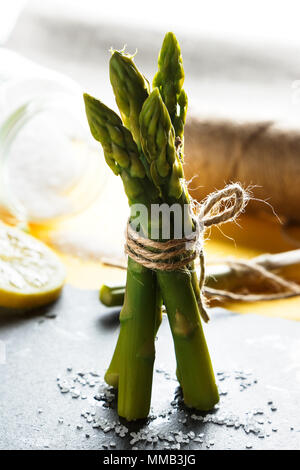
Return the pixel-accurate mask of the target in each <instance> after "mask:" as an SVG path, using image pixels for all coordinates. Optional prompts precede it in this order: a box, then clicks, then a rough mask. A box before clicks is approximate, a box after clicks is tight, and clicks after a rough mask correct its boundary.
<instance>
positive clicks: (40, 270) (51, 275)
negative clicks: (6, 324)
mask: <svg viewBox="0 0 300 470" xmlns="http://www.w3.org/2000/svg"><path fill="white" fill-rule="evenodd" d="M65 275H66V274H65V269H64V266H63V264H62V263H61V261H60V260H59V258H58V257H57V256H56V255H55V253H53V251H52V250H50V248H48V247H47V246H46V245H44V244H43V243H42V242H40V241H39V240H37V239H36V238H34V237H32V236H31V235H28V234H27V233H24V232H23V231H21V230H19V229H17V228H13V227H9V226H8V225H5V224H3V223H0V307H5V308H11V309H22V310H28V309H32V308H35V307H40V306H42V305H46V304H48V303H50V302H52V301H54V300H55V299H57V297H58V296H59V294H60V292H61V289H62V286H63V283H64V280H65Z"/></svg>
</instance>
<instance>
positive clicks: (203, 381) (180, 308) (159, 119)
mask: <svg viewBox="0 0 300 470" xmlns="http://www.w3.org/2000/svg"><path fill="white" fill-rule="evenodd" d="M140 128H141V144H142V149H143V152H144V154H145V156H146V158H147V161H148V164H149V166H150V175H151V178H152V181H153V183H154V185H155V186H156V187H157V188H158V190H159V192H160V195H161V197H162V199H163V200H164V201H167V202H168V203H169V204H173V203H174V202H178V203H179V204H181V206H184V205H185V204H186V203H187V202H188V194H187V190H186V188H185V185H184V181H183V169H182V165H181V162H180V159H179V157H178V155H177V153H176V149H175V133H174V128H173V126H172V123H171V120H170V116H169V113H168V110H167V108H166V105H165V104H164V102H163V100H162V98H161V96H160V93H159V90H158V89H157V88H155V89H154V90H153V91H152V93H151V94H150V95H149V97H148V98H147V100H146V101H145V103H144V105H143V108H142V111H141V114H140ZM188 222H189V224H190V230H191V231H192V230H193V221H192V219H191V217H189V218H188ZM182 223H183V220H182ZM157 279H158V283H159V286H160V289H161V292H162V296H163V299H164V303H165V306H166V309H167V314H168V318H169V322H170V326H171V330H172V334H173V340H174V346H175V353H176V359H177V368H178V378H179V380H180V383H181V386H182V390H183V395H184V401H185V403H186V405H188V406H190V407H194V408H198V409H201V410H208V409H211V408H212V407H213V406H214V404H215V403H217V402H218V400H219V395H218V390H217V387H216V384H215V377H214V373H213V369H212V365H211V360H210V356H209V352H208V348H207V345H206V341H205V337H204V334H203V330H202V325H201V320H200V315H199V308H198V303H197V298H196V296H195V292H194V289H193V282H192V275H191V270H190V269H189V268H188V267H185V268H182V269H181V270H180V271H159V270H158V271H157Z"/></svg>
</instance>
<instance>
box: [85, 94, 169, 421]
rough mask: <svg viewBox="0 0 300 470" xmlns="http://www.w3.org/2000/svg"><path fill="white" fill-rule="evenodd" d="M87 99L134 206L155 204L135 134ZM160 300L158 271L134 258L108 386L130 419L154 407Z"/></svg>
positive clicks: (98, 135) (94, 128) (93, 124)
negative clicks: (116, 394)
mask: <svg viewBox="0 0 300 470" xmlns="http://www.w3.org/2000/svg"><path fill="white" fill-rule="evenodd" d="M84 100H85V106H86V114H87V118H88V122H89V125H90V129H91V132H92V135H93V136H94V138H95V139H96V140H97V141H99V142H100V143H101V145H102V147H103V150H104V156H105V159H106V162H107V164H108V165H109V166H110V168H111V169H112V170H113V172H114V173H115V174H117V175H120V176H121V178H122V181H123V185H124V189H125V193H126V195H127V197H128V201H129V205H132V204H134V203H140V204H145V205H149V201H151V197H154V196H155V189H154V188H153V187H152V185H151V183H150V182H149V180H148V179H147V177H146V176H145V170H144V168H143V165H142V164H141V162H140V160H139V154H138V149H137V146H136V144H135V142H134V141H133V139H132V136H131V134H130V132H129V131H128V129H126V127H124V126H123V125H122V122H121V120H120V118H119V117H118V116H117V115H116V114H115V113H114V112H113V111H112V110H110V109H109V108H108V107H106V106H105V105H104V104H103V103H101V102H100V101H99V100H97V99H95V98H93V97H91V96H89V95H87V94H85V95H84ZM159 296H160V294H159V291H158V288H157V281H156V276H155V273H154V272H153V271H150V270H148V269H146V268H144V267H143V266H141V265H140V264H138V263H136V262H135V261H133V260H132V259H131V258H129V259H128V269H127V282H126V293H125V300H124V305H123V308H122V311H121V314H120V323H121V328H120V335H119V339H118V342H117V346H116V349H115V353H114V355H113V358H112V361H111V364H110V367H109V369H108V371H107V372H106V375H105V379H106V381H107V383H108V384H110V385H112V386H114V387H118V413H119V415H120V416H122V417H124V418H126V419H127V420H129V421H130V420H134V419H139V418H145V417H146V416H147V415H148V412H149V408H150V401H151V389H152V375H153V362H154V356H155V348H154V338H155V333H156V331H157V325H158V320H157V318H158V315H157V311H158V306H159V305H161V301H160V297H159Z"/></svg>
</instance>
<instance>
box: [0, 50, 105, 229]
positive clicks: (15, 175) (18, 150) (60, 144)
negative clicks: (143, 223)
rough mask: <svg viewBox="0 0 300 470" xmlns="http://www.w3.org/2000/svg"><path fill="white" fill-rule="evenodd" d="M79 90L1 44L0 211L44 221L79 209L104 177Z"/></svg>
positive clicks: (97, 190) (8, 216)
mask: <svg viewBox="0 0 300 470" xmlns="http://www.w3.org/2000/svg"><path fill="white" fill-rule="evenodd" d="M99 148H100V151H101V147H100V146H99V145H97V143H96V142H95V141H94V140H93V138H92V137H91V135H90V132H89V129H88V124H87V120H86V116H85V112H84V103H83V98H82V91H81V89H80V87H79V86H78V85H77V84H76V83H75V82H74V81H73V80H71V79H69V78H67V77H65V76H63V75H61V74H59V73H56V72H54V71H52V70H48V69H46V68H43V67H40V66H38V65H36V64H34V63H32V62H31V61H29V60H27V59H24V58H22V57H21V56H19V55H17V54H15V53H13V52H11V51H9V50H7V49H4V48H0V211H1V218H2V219H3V218H4V219H5V220H7V221H10V220H13V221H17V222H21V223H36V224H44V223H49V222H50V221H53V220H55V219H58V218H61V217H66V216H70V215H72V214H74V213H77V212H79V211H82V210H83V209H84V208H86V207H87V206H88V205H90V204H91V202H92V201H93V200H94V199H95V198H96V196H97V195H99V193H100V191H101V190H103V188H104V185H105V182H106V180H107V178H108V177H109V173H108V170H107V169H106V165H105V163H104V158H101V154H99Z"/></svg>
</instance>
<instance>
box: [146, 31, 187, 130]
mask: <svg viewBox="0 0 300 470" xmlns="http://www.w3.org/2000/svg"><path fill="white" fill-rule="evenodd" d="M183 82H184V69H183V63H182V56H181V51H180V46H179V44H178V41H177V39H176V37H175V35H174V33H171V32H169V33H167V34H166V35H165V38H164V41H163V44H162V47H161V50H160V53H159V56H158V72H157V73H156V75H155V77H154V79H153V87H154V88H156V87H157V88H158V89H159V92H160V95H161V97H162V99H163V101H164V103H165V105H166V107H167V109H168V112H169V115H170V118H171V122H172V124H173V126H174V130H175V135H176V137H179V138H180V139H183V130H184V124H185V119H186V112H187V95H186V93H185V91H184V90H183V88H182V86H183Z"/></svg>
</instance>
